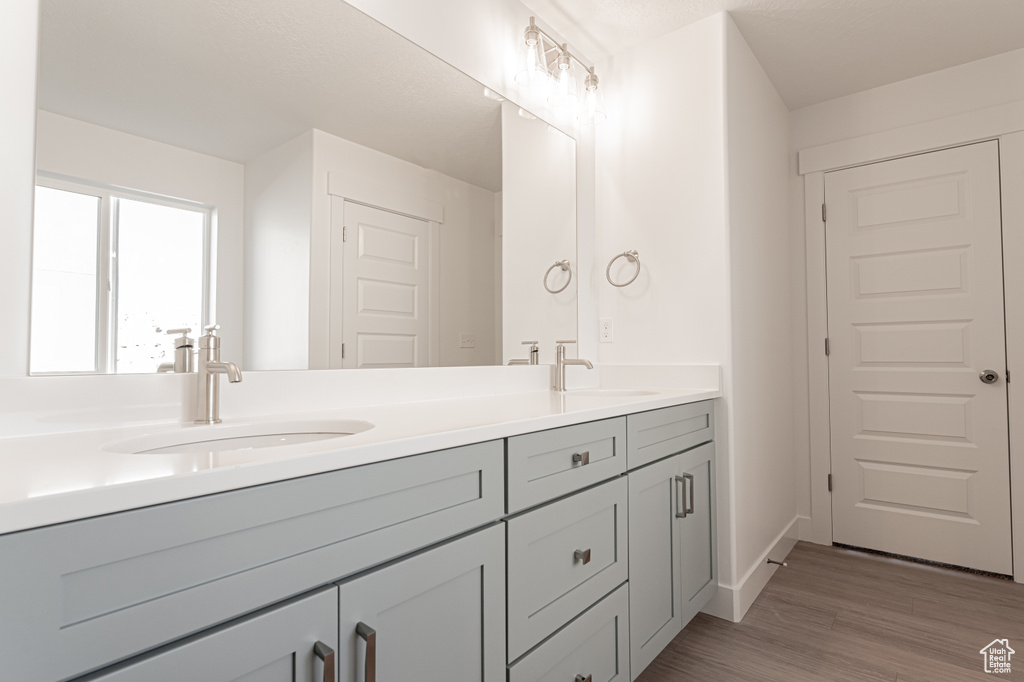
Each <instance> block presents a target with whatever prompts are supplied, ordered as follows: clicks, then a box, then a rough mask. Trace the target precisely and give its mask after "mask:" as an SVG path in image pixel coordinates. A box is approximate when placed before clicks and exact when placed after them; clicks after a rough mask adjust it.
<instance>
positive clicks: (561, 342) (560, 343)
mask: <svg viewBox="0 0 1024 682" xmlns="http://www.w3.org/2000/svg"><path fill="white" fill-rule="evenodd" d="M555 343H557V344H558V345H560V346H561V345H562V344H565V343H576V339H573V340H572V341H555Z"/></svg>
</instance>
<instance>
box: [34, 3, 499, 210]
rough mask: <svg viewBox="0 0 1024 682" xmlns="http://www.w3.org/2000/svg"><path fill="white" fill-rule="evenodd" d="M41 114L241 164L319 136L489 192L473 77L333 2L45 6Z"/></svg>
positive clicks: (487, 108) (487, 147)
mask: <svg viewBox="0 0 1024 682" xmlns="http://www.w3.org/2000/svg"><path fill="white" fill-rule="evenodd" d="M42 5H43V11H42V21H41V28H40V74H39V106H40V108H41V109H45V110H48V111H52V112H55V113H58V114H63V115H65V116H71V117H73V118H77V119H81V120H85V121H89V122H91V123H96V124H98V125H102V126H106V127H109V128H114V129H117V130H123V131H125V132H129V133H132V134H135V135H140V136H143V137H148V138H151V139H156V140H159V141H161V142H166V143H169V144H173V145H176V146H179V147H184V148H186V149H191V150H194V151H199V152H203V153H206V154H211V155H213V156H217V157H220V158H224V159H229V160H233V161H238V162H245V161H247V160H249V159H252V158H254V157H256V156H258V155H260V154H261V153H263V152H265V151H267V150H268V149H271V148H273V147H275V146H277V145H279V144H281V143H283V142H285V141H287V140H289V139H291V138H293V137H295V136H297V135H299V134H301V133H303V132H305V131H307V130H309V129H310V128H319V129H320V130H323V131H326V132H328V133H331V134H334V135H337V136H339V137H343V138H346V139H349V140H352V141H354V142H357V143H359V144H362V145H365V146H367V147H371V148H373V149H377V150H379V151H382V152H385V153H387V154H390V155H392V156H396V157H398V158H401V159H405V160H407V161H410V162H412V163H415V164H417V165H420V166H423V167H426V168H432V169H435V170H438V171H440V172H442V173H444V174H446V175H450V176H452V177H455V178H458V179H460V180H464V181H466V182H469V183H472V184H474V185H478V186H481V187H485V188H487V189H490V190H493V191H497V190H499V189H500V188H501V156H500V154H501V116H500V106H499V104H498V103H497V102H494V101H492V100H489V99H486V98H485V97H484V96H483V88H482V86H480V85H479V84H478V83H477V82H476V81H474V80H472V79H471V78H469V77H468V76H466V75H465V74H463V73H461V72H459V71H457V70H456V69H454V68H453V67H451V66H449V65H448V64H445V63H444V62H442V61H441V60H439V59H437V58H436V57H433V56H432V55H430V54H428V53H427V52H425V51H424V50H422V49H420V48H419V47H417V46H416V45H413V44H412V43H410V42H409V41H407V40H405V39H404V38H402V37H400V36H398V35H396V34H395V33H393V32H392V31H390V30H389V29H386V28H384V27H382V26H381V25H380V24H378V23H377V22H375V21H373V20H372V19H369V18H368V17H366V16H365V15H363V14H362V13H360V12H359V11H358V10H356V9H354V8H352V7H351V6H350V5H348V4H346V3H344V2H339V1H338V0H172V1H171V2H168V1H166V0H74V1H73V2H71V1H69V0H43V3H42Z"/></svg>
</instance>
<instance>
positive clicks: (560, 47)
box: [526, 17, 596, 78]
mask: <svg viewBox="0 0 1024 682" xmlns="http://www.w3.org/2000/svg"><path fill="white" fill-rule="evenodd" d="M531 33H536V34H537V35H538V36H540V37H541V38H543V39H545V40H547V42H548V45H550V47H548V46H547V45H545V44H544V43H543V42H542V43H541V47H542V48H543V51H544V55H545V56H546V55H547V54H548V53H549V52H552V51H555V50H557V51H558V52H559V54H561V55H564V56H566V57H568V58H569V59H571V60H573V61H574V62H576V63H577V64H579V65H580V66H581V67H583V69H584V70H585V71H586V72H587V73H588V74H590V75H591V76H593V75H594V67H593V66H591V65H588V64H585V63H584V62H583V60H581V59H580V58H579V57H577V56H576V55H574V54H573V53H572V52H570V51H569V47H568V43H559V42H558V41H557V40H555V39H554V38H553V37H552V36H551V34H550V33H548V32H547V31H545V30H544V29H542V28H541V27H540V26H538V25H537V23H536V17H530V25H529V26H528V27H527V29H526V36H527V39H529V35H530V34H531ZM594 77H595V78H596V76H594Z"/></svg>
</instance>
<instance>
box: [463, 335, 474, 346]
mask: <svg viewBox="0 0 1024 682" xmlns="http://www.w3.org/2000/svg"><path fill="white" fill-rule="evenodd" d="M459 348H476V334H459Z"/></svg>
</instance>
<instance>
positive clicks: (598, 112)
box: [577, 72, 608, 123]
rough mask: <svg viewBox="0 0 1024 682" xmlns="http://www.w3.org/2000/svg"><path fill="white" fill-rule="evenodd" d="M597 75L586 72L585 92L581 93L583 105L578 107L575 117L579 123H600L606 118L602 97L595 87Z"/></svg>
mask: <svg viewBox="0 0 1024 682" xmlns="http://www.w3.org/2000/svg"><path fill="white" fill-rule="evenodd" d="M597 83H598V80H597V76H596V75H594V73H593V72H591V73H589V74H587V79H586V81H585V82H584V85H585V87H586V92H584V93H583V106H582V107H581V108H580V113H579V116H577V119H579V121H580V122H581V123H600V122H601V121H604V120H606V119H607V118H608V115H607V114H606V113H605V112H604V102H603V101H602V100H603V99H604V98H603V97H602V96H601V93H600V91H599V90H598V89H597Z"/></svg>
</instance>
